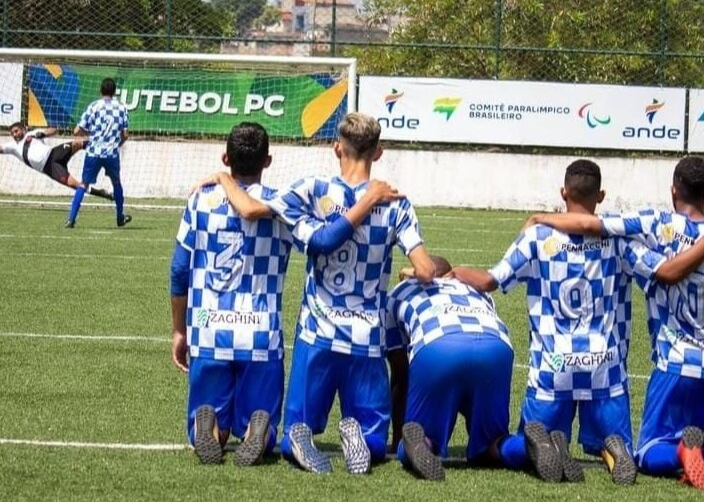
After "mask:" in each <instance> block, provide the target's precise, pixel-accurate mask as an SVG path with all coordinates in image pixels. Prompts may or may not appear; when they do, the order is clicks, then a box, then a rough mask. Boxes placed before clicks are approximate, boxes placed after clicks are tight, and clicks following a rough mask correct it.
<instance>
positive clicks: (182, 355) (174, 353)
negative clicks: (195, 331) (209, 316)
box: [171, 331, 188, 373]
mask: <svg viewBox="0 0 704 502" xmlns="http://www.w3.org/2000/svg"><path fill="white" fill-rule="evenodd" d="M187 352H188V346H187V344H186V334H185V333H181V332H180V331H174V333H173V335H172V337H171V362H173V363H174V366H176V367H177V368H178V369H180V370H181V371H183V372H184V373H188V358H187V357H186V353H187Z"/></svg>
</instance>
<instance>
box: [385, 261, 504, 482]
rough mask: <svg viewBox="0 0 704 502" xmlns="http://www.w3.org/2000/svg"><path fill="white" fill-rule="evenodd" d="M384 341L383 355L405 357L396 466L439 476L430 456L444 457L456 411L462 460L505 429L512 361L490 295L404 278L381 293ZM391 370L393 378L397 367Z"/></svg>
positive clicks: (445, 266)
mask: <svg viewBox="0 0 704 502" xmlns="http://www.w3.org/2000/svg"><path fill="white" fill-rule="evenodd" d="M433 261H434V262H435V269H436V276H438V277H440V276H442V275H444V274H446V273H447V272H449V271H450V269H451V267H450V264H449V263H448V262H447V260H445V259H444V258H441V257H433ZM387 345H388V350H389V352H390V354H389V359H392V360H395V359H397V358H394V357H393V353H394V351H396V350H397V349H405V348H407V349H408V355H409V357H410V361H411V362H410V368H409V370H408V371H409V372H408V375H409V376H408V395H407V401H406V414H405V424H404V426H403V433H402V437H403V439H402V441H401V443H400V445H399V448H398V458H399V460H400V461H401V462H402V463H403V464H404V466H406V467H407V468H412V469H413V470H414V471H415V472H416V473H417V474H418V475H420V476H421V477H422V478H425V479H431V480H441V479H444V477H445V474H444V471H443V467H442V463H441V462H440V458H438V457H437V456H436V455H440V456H441V457H446V456H447V445H448V442H449V440H450V436H451V435H452V430H453V429H454V426H455V421H456V420H457V414H458V413H461V414H462V415H463V416H464V417H465V419H466V423H467V433H468V434H469V443H468V445H467V460H468V461H471V460H481V459H486V458H488V456H489V450H490V447H491V445H492V444H493V443H494V442H495V441H496V440H497V439H498V438H500V437H502V436H505V435H506V434H508V419H509V416H508V405H509V397H510V392H511V366H512V364H513V349H512V348H511V343H510V341H509V339H508V331H507V329H506V326H505V325H504V323H503V322H502V321H501V319H499V317H498V316H497V315H496V311H495V308H494V301H493V300H492V298H491V297H490V296H489V295H486V294H483V293H479V292H477V291H476V290H475V289H473V288H472V287H470V286H467V285H465V284H463V283H462V282H460V281H458V280H457V279H452V278H436V279H435V280H434V281H433V282H431V283H428V284H422V283H420V282H419V281H418V280H416V279H412V278H411V279H407V280H405V281H403V282H401V283H400V284H398V285H397V286H396V287H395V288H394V289H393V291H391V293H389V296H388V303H387ZM404 356H405V354H404ZM404 359H405V357H404ZM391 368H392V376H391V379H392V381H393V380H394V379H395V375H394V373H396V372H397V370H396V368H395V365H394V364H392V366H391ZM402 370H403V368H402ZM402 372H403V371H402ZM394 406H396V403H394ZM395 411H396V410H395ZM394 414H395V413H394Z"/></svg>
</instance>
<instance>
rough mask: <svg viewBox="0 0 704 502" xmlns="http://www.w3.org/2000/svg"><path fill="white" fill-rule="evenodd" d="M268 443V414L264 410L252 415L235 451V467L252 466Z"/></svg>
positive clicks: (260, 456) (259, 458) (262, 453)
mask: <svg viewBox="0 0 704 502" xmlns="http://www.w3.org/2000/svg"><path fill="white" fill-rule="evenodd" d="M268 442H269V414H268V413H267V412H266V411H264V410H257V411H255V412H254V413H252V416H251V418H250V419H249V426H248V427H247V432H246V433H245V435H244V439H243V440H242V443H240V445H239V446H238V447H237V449H236V450H235V456H234V458H233V461H234V463H235V465H254V464H255V463H257V462H258V461H259V460H261V458H262V456H264V450H266V445H267V443H268Z"/></svg>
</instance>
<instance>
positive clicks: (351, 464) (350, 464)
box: [338, 417, 372, 474]
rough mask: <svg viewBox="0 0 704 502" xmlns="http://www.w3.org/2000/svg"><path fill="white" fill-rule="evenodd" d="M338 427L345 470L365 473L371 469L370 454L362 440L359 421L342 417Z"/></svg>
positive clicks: (353, 472) (352, 472)
mask: <svg viewBox="0 0 704 502" xmlns="http://www.w3.org/2000/svg"><path fill="white" fill-rule="evenodd" d="M338 428H339V430H340V440H341V442H342V454H343V456H344V457H345V464H346V465H347V471H348V472H349V473H350V474H367V473H368V472H369V471H371V469H372V454H371V452H370V451H369V447H368V446H367V443H366V441H364V436H363V435H362V428H361V427H360V426H359V422H357V421H356V420H355V419H354V418H352V417H347V418H343V419H342V420H341V421H340V425H339V427H338Z"/></svg>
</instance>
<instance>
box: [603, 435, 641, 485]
mask: <svg viewBox="0 0 704 502" xmlns="http://www.w3.org/2000/svg"><path fill="white" fill-rule="evenodd" d="M601 456H602V457H603V458H604V462H606V468H607V469H608V470H609V472H610V473H611V479H612V480H613V481H614V483H616V484H619V485H632V484H633V483H635V482H636V475H637V474H638V469H637V468H636V463H635V462H634V461H633V457H632V456H631V454H630V453H629V452H628V448H626V443H625V442H624V441H623V438H622V437H621V436H619V435H617V434H612V435H611V436H609V437H607V438H606V439H605V440H604V451H602V452H601Z"/></svg>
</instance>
